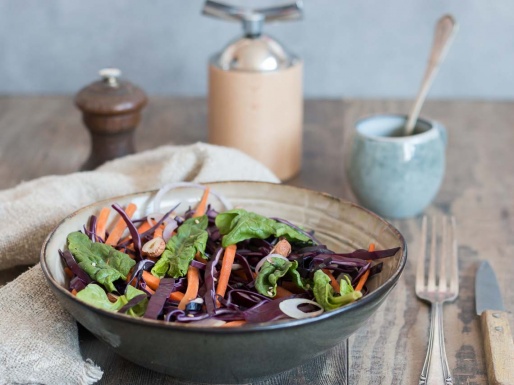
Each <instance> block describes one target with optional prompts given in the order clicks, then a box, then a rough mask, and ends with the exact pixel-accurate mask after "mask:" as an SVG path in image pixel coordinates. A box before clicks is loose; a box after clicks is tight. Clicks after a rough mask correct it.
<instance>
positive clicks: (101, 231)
mask: <svg viewBox="0 0 514 385" xmlns="http://www.w3.org/2000/svg"><path fill="white" fill-rule="evenodd" d="M109 214H111V209H110V208H109V207H104V208H103V209H102V210H100V214H98V219H97V220H96V235H97V236H98V237H100V238H102V239H103V240H104V241H105V228H106V227H107V220H108V219H109Z"/></svg>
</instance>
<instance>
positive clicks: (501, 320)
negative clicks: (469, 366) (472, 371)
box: [480, 310, 514, 385]
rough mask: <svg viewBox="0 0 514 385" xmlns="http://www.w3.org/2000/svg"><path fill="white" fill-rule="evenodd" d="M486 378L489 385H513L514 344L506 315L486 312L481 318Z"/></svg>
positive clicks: (491, 311) (492, 311)
mask: <svg viewBox="0 0 514 385" xmlns="http://www.w3.org/2000/svg"><path fill="white" fill-rule="evenodd" d="M480 318H481V320H482V335H483V337H484V350H485V361H486V364H487V376H488V378H489V384H491V385H508V384H510V385H512V384H514V343H513V341H512V334H511V332H510V327H509V320H508V318H507V314H506V313H505V312H502V311H495V310H486V311H484V312H483V313H482V314H481V316H480Z"/></svg>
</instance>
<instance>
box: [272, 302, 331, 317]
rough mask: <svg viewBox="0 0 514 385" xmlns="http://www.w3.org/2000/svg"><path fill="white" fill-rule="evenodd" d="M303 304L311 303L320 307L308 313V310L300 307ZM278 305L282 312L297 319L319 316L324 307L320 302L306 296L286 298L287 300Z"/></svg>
mask: <svg viewBox="0 0 514 385" xmlns="http://www.w3.org/2000/svg"><path fill="white" fill-rule="evenodd" d="M303 304H311V305H314V306H317V307H319V308H320V309H319V310H316V311H312V312H309V313H306V312H304V311H302V310H300V309H298V306H300V305H303ZM278 307H279V308H280V310H282V312H283V313H284V314H285V315H287V316H289V317H291V318H295V319H303V318H311V317H317V316H319V315H320V314H321V313H323V308H322V307H321V306H320V304H318V303H316V302H314V301H311V300H310V299H305V298H291V299H286V300H285V301H282V302H280V303H279V304H278Z"/></svg>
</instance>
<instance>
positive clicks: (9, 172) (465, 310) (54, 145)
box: [0, 96, 514, 385]
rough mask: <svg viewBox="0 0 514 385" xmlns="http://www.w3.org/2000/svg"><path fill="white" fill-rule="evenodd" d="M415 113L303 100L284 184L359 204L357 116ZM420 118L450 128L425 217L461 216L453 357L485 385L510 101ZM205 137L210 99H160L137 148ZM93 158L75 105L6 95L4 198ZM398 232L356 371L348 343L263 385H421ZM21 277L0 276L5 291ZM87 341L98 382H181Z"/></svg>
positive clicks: (410, 273) (499, 265)
mask: <svg viewBox="0 0 514 385" xmlns="http://www.w3.org/2000/svg"><path fill="white" fill-rule="evenodd" d="M409 106H410V102H404V101H394V100H388V101H360V100H343V101H341V100H308V101H306V103H305V128H304V130H305V135H304V141H305V146H304V156H303V169H302V172H301V174H300V175H298V176H297V177H295V178H294V179H293V180H291V181H289V182H288V183H290V184H292V185H296V186H304V187H308V188H312V189H316V190H322V191H326V192H328V193H331V194H333V195H335V196H338V197H342V198H347V199H350V200H353V197H352V195H351V192H350V190H349V188H348V186H347V183H346V180H345V176H344V172H343V163H344V153H345V137H346V135H345V134H346V133H348V130H349V129H350V128H351V127H352V123H353V122H354V121H355V120H356V119H357V118H359V117H361V116H364V115H370V114H374V113H405V112H406V111H408V108H409ZM423 116H425V117H427V118H432V119H436V120H439V121H440V122H442V123H443V124H444V125H445V126H446V127H447V128H448V130H449V147H448V152H447V155H448V158H447V173H446V177H445V180H444V183H443V186H442V189H441V191H440V193H439V194H438V196H437V198H436V200H435V202H434V203H433V205H432V206H431V207H430V208H429V209H428V210H427V212H428V213H432V214H433V213H451V214H454V215H455V216H456V217H457V222H458V240H459V266H460V294H459V297H458V299H457V300H456V301H455V302H454V303H452V304H448V305H446V306H445V308H444V321H445V323H444V326H445V332H446V340H447V341H446V342H447V344H446V351H447V354H448V358H449V363H450V368H451V370H452V373H453V376H454V379H455V383H456V384H486V383H487V380H486V374H485V365H484V355H483V343H482V340H481V332H480V328H479V322H478V318H477V317H476V315H475V303H474V278H475V271H476V268H477V266H478V263H479V261H480V260H481V259H488V260H489V261H490V262H491V264H492V265H493V267H494V269H495V270H496V273H497V275H498V279H499V282H500V285H501V290H502V294H503V300H504V304H505V306H506V308H507V310H510V311H512V310H513V309H514V285H512V284H511V281H512V279H513V278H514V263H512V258H514V151H513V145H514V127H513V126H514V103H507V102H478V101H477V102H471V101H429V102H428V103H427V104H426V106H425V107H424V109H423ZM205 127H206V104H205V101H204V100H201V99H172V98H152V99H151V101H150V104H149V106H148V108H147V109H146V111H145V114H144V119H143V121H142V123H141V126H140V127H139V128H138V130H137V133H136V143H137V149H138V151H142V150H145V149H150V148H153V147H155V146H158V145H161V144H167V143H174V144H189V143H192V142H196V141H205V140H206V128H205ZM88 151H89V138H88V134H87V132H86V130H85V129H84V128H83V126H82V123H81V121H80V114H79V112H78V111H77V110H76V109H75V107H74V106H73V104H72V99H71V98H70V97H49V96H45V97H7V96H5V97H0V189H5V188H9V187H12V186H15V185H16V184H17V183H19V182H21V181H23V180H29V179H33V178H37V177H39V176H43V175H48V174H66V173H70V172H74V171H76V170H77V169H78V168H79V167H80V165H81V164H82V162H83V161H84V160H85V159H86V157H87V155H88ZM394 224H395V225H396V226H398V227H399V228H400V230H401V231H402V232H403V233H404V235H405V237H406V238H407V240H408V242H409V250H410V255H409V258H410V259H409V261H408V263H407V266H406V269H405V272H404V274H403V276H402V278H401V280H400V282H399V284H398V285H397V287H396V288H395V290H394V291H393V293H392V294H391V296H390V297H389V298H388V300H387V301H386V302H385V304H384V305H383V306H382V307H381V309H380V310H379V311H378V313H377V314H376V315H375V316H374V317H373V318H372V320H371V321H370V322H369V323H368V324H367V326H365V327H363V328H362V329H360V330H359V331H358V332H357V333H355V335H354V336H352V337H351V338H350V340H349V344H348V349H349V354H348V356H349V360H348V364H347V362H346V359H345V357H346V351H345V350H346V346H345V345H344V344H343V345H341V346H339V347H337V348H336V349H334V350H333V351H331V352H329V353H328V355H326V356H324V357H321V358H319V359H317V360H316V361H315V362H312V363H310V364H308V365H305V366H303V367H301V368H298V369H295V370H293V371H291V372H289V373H285V374H282V375H280V376H277V377H274V378H271V379H268V380H266V381H264V382H261V384H268V385H271V384H291V385H293V384H307V383H309V384H325V385H329V384H330V385H331V384H352V385H354V384H362V385H367V384H414V383H417V379H418V375H419V372H420V370H421V366H422V363H423V359H424V355H425V350H426V343H427V337H428V321H429V308H428V306H427V305H426V304H424V303H422V302H420V301H418V300H417V299H416V297H415V294H414V274H415V265H416V261H415V259H414V257H415V256H416V245H417V241H418V239H419V236H418V233H419V219H417V218H415V219H409V220H404V221H394ZM24 269H25V267H20V268H15V269H11V270H7V271H5V270H4V271H0V284H1V283H5V282H7V281H9V280H11V279H13V278H14V277H15V276H16V275H17V274H19V273H20V272H21V271H23V270H24ZM509 317H510V325H511V328H512V329H513V330H514V317H513V316H512V314H510V315H509ZM80 338H81V348H82V352H83V354H84V356H85V357H91V358H92V359H93V360H94V361H95V362H96V363H97V364H99V365H100V366H101V367H102V368H103V369H104V370H105V374H104V378H103V380H102V381H101V382H100V383H101V384H128V383H130V384H150V383H159V384H179V383H180V384H182V382H179V381H176V380H173V379H172V378H170V377H166V376H163V375H160V374H157V373H153V372H150V371H148V370H146V369H143V368H140V367H138V366H136V365H133V364H131V363H130V362H128V361H125V360H124V359H121V358H119V357H117V356H116V355H114V353H112V352H111V351H110V350H109V349H107V348H105V347H104V345H102V344H100V342H99V341H97V340H96V339H95V338H94V337H93V336H92V335H91V334H89V333H88V332H86V331H84V330H81V333H80ZM347 365H348V368H347ZM347 376H348V378H347Z"/></svg>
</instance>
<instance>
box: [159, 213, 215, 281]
mask: <svg viewBox="0 0 514 385" xmlns="http://www.w3.org/2000/svg"><path fill="white" fill-rule="evenodd" d="M208 223H209V221H208V218H207V216H206V215H204V216H201V217H198V218H189V219H188V220H186V221H185V222H184V223H182V225H180V226H179V228H178V230H177V234H175V235H174V236H173V237H171V238H170V240H169V241H168V243H167V244H166V250H164V252H163V253H162V255H161V258H160V259H159V260H158V261H157V262H156V263H155V265H154V267H153V268H152V274H153V275H155V276H156V277H159V278H163V277H164V276H169V277H173V278H180V277H183V276H185V275H186V273H187V269H188V267H189V264H190V263H191V261H192V260H193V258H194V257H195V255H196V253H200V255H201V256H202V257H203V258H205V247H206V245H207V239H208V237H209V234H208V233H207V231H206V229H207V225H208Z"/></svg>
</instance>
